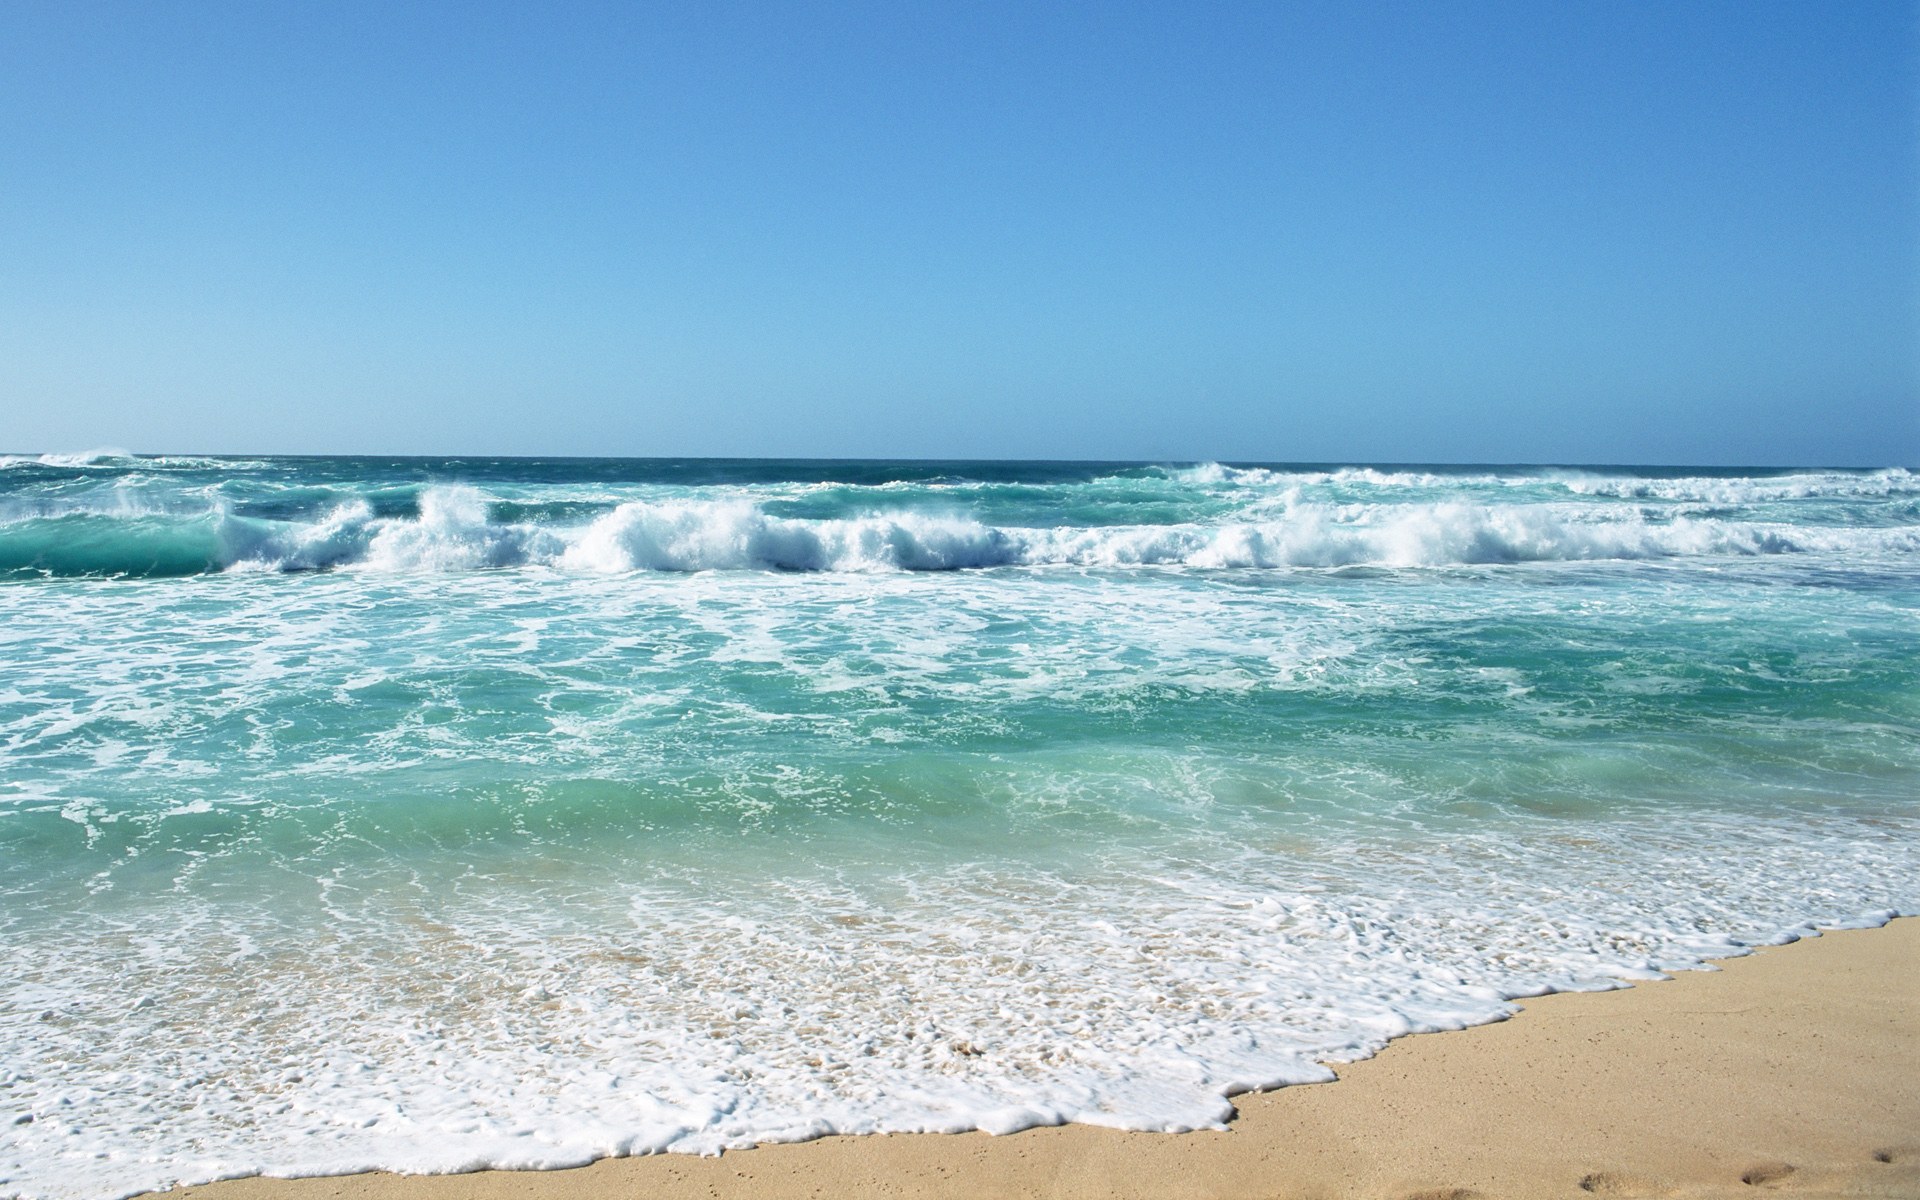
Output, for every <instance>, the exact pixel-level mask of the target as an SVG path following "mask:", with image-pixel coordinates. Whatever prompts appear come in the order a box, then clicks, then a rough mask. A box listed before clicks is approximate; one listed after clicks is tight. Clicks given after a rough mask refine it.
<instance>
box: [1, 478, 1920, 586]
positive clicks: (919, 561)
mask: <svg viewBox="0 0 1920 1200" xmlns="http://www.w3.org/2000/svg"><path fill="white" fill-rule="evenodd" d="M1820 551H1829V552H1867V553H1882V554H1885V553H1894V554H1911V553H1915V552H1917V551H1920V530H1916V529H1914V528H1912V527H1895V528H1855V527H1833V526H1803V525H1794V524H1788V523H1780V522H1762V521H1744V520H1728V519H1716V518H1700V517H1692V516H1676V517H1673V518H1672V519H1670V520H1657V519H1648V517H1647V515H1646V513H1645V511H1644V510H1642V509H1638V508H1634V509H1620V510H1613V511H1604V510H1603V511H1595V510H1593V509H1591V508H1589V509H1580V508H1575V507H1573V506H1570V505H1551V504H1476V503H1470V502H1466V501H1457V500H1449V501H1444V502H1436V503H1379V504H1365V505H1360V504H1344V505H1343V504H1317V503H1304V502H1292V503H1289V504H1288V505H1287V506H1286V507H1285V508H1284V509H1283V510H1282V511H1280V512H1278V513H1276V514H1274V515H1273V517H1272V518H1271V519H1262V520H1257V521H1225V522H1221V523H1216V524H1198V523H1185V524H1167V525H1107V526H1060V527H1056V528H1050V529H1042V528H1018V527H1005V528H1002V527H994V526H990V525H986V524H982V523H981V522H979V521H977V520H973V519H971V518H968V517H965V516H951V515H937V514H932V513H926V512H918V511H911V510H895V511H878V512H873V513H869V514H865V515H860V516H850V517H845V518H837V519H812V520H809V519H799V518H793V517H782V516H776V515H772V514H770V513H769V512H767V511H766V510H765V509H764V508H763V507H762V506H761V505H759V504H757V503H754V502H752V501H750V500H746V499H687V500H666V501H659V502H643V501H630V502H627V503H624V504H620V505H619V506H618V507H616V508H614V509H612V510H611V511H609V512H606V513H604V514H602V515H600V516H599V517H597V518H596V519H593V520H591V521H588V522H585V523H583V524H575V525H570V526H563V525H546V524H536V523H524V522H501V521H496V520H493V519H490V516H489V501H488V499H487V498H486V497H485V496H483V495H482V494H481V493H480V492H478V491H476V490H474V489H471V488H465V487H446V488H429V489H426V490H424V491H423V492H422V493H421V494H420V498H419V504H418V515H417V517H381V516H376V515H375V513H374V511H373V509H372V508H371V507H370V506H369V505H368V504H367V503H366V502H364V501H352V502H348V503H345V504H341V505H339V506H337V507H335V508H333V509H332V510H331V511H329V512H327V513H326V514H325V515H323V516H321V517H320V518H318V519H316V520H311V521H306V522H301V521H275V520H266V519H261V518H257V517H246V516H236V515H233V514H231V513H228V512H226V511H224V510H222V509H220V508H218V507H214V508H211V509H208V510H207V511H204V512H200V513H197V514H181V513H179V512H142V511H139V510H137V509H128V510H126V511H122V512H107V511H98V510H76V511H71V512H64V513H61V512H54V511H52V510H50V509H48V508H46V507H45V506H42V507H40V508H38V509H36V510H31V511H27V512H20V511H19V510H16V511H15V513H14V514H13V517H12V519H8V520H4V521H0V571H6V572H12V573H36V572H37V573H44V574H49V575H56V576H86V575H100V576H135V577H154V576H168V575H192V574H200V573H205V572H214V571H225V570H273V571H306V570H324V569H333V568H355V569H362V570H372V571H395V572H444V571H468V570H479V569H485V568H510V567H544V568H549V569H555V570H562V571H569V572H585V573H602V574H611V573H621V572H629V571H669V572H693V571H814V572H873V571H954V570H968V569H979V568H990V567H1009V566H1053V565H1057V566H1075V567H1114V568H1117V567H1134V566H1158V567H1192V568H1202V569H1232V568H1276V567H1346V566H1362V565H1367V566H1381V567H1438V566H1449V565H1463V564H1493V563H1523V562H1557V561H1582V560H1601V559H1655V558H1672V557H1694V556H1703V555H1770V554H1790V553H1796V552H1820Z"/></svg>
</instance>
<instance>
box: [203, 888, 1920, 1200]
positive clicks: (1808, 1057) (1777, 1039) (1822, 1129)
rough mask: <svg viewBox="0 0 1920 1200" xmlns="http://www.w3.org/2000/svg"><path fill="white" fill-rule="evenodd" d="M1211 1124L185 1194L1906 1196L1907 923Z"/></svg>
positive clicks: (833, 1142) (1564, 1008)
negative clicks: (1195, 1129)
mask: <svg viewBox="0 0 1920 1200" xmlns="http://www.w3.org/2000/svg"><path fill="white" fill-rule="evenodd" d="M1339 1074H1340V1080H1339V1082H1337V1083H1334V1084H1327V1085H1317V1086H1307V1087H1295V1088H1287V1089H1283V1090H1280V1091H1276V1092H1270V1093H1265V1094H1249V1095H1246V1096H1242V1097H1240V1098H1239V1101H1238V1103H1239V1109H1240V1116H1239V1118H1238V1119H1237V1120H1235V1121H1234V1122H1233V1125H1232V1128H1231V1129H1230V1130H1229V1131H1226V1132H1206V1133H1193V1134H1183V1135H1178V1134H1140V1133H1121V1132H1115V1131H1112V1130H1105V1129H1096V1128H1089V1127H1084V1126H1071V1127H1064V1128H1053V1129H1037V1130H1030V1131H1027V1132H1025V1133H1019V1134H1014V1135H1010V1136H1005V1137H990V1136H987V1135H984V1134H966V1135H900V1136H890V1137H862V1138H826V1139H822V1140H820V1141H817V1142H812V1143H807V1144H803V1145H783V1146H767V1147H762V1148H759V1149H755V1150H750V1151H736V1152H733V1153H729V1154H726V1155H724V1156H721V1157H718V1158H705V1159H701V1158H691V1157H685V1156H680V1155H663V1156H657V1157H652V1158H634V1159H618V1160H608V1161H603V1162H600V1163H597V1164H594V1165H593V1166H590V1167H586V1168H582V1169H579V1170H570V1171H549V1172H486V1173H480V1174H473V1175H459V1176H439V1177H425V1176H411V1177H402V1176H393V1175H380V1174H372V1175H359V1176H349V1177H337V1178H325V1179H307V1180H269V1179H248V1180H235V1181H230V1182H227V1183H222V1184H216V1185H211V1186H206V1187H197V1188H189V1189H183V1190H181V1191H180V1192H179V1193H178V1194H179V1195H183V1196H191V1197H194V1198H196V1200H318V1198H319V1197H336V1196H338V1197H366V1198H370V1200H373V1198H377V1200H451V1198H453V1197H468V1196H473V1197H508V1196H512V1197H552V1198H554V1200H562V1198H572V1197H589V1196H635V1197H642V1196H644V1197H658V1198H661V1200H679V1198H681V1197H715V1196H721V1197H766V1198H769V1200H785V1198H787V1197H869V1196H874V1197H877V1196H894V1197H956V1198H958V1197H976V1196H1008V1197H1261V1198H1268V1197H1274V1198H1278V1197H1300V1198H1302V1200H1305V1198H1309V1197H1365V1198H1369V1200H1373V1198H1378V1200H1441V1198H1451V1200H1468V1198H1470V1197H1471V1198H1484V1200H1505V1198H1514V1200H1523V1198H1528V1197H1554V1196H1566V1197H1580V1196H1591V1195H1599V1196H1683V1197H1712V1196H1749V1195H1754V1194H1756V1193H1762V1192H1778V1193H1781V1194H1785V1195H1797V1196H1833V1197H1839V1196H1848V1197H1854V1196H1858V1197H1912V1196H1920V919H1912V918H1909V919H1902V920H1898V921H1895V922H1893V923H1892V924H1890V925H1888V926H1886V927H1885V928H1883V929H1876V930H1854V931H1843V932H1836V933H1829V934H1827V935H1825V936H1823V937H1820V938H1810V939H1806V940H1803V941H1801V942H1797V943H1795V944H1793V945H1790V946H1785V947H1778V948H1771V949H1766V950H1762V951H1760V952H1759V953H1757V954H1754V955H1752V956H1749V957H1746V958H1740V959H1733V960H1729V961H1727V962H1725V963H1724V964H1722V968H1721V969H1720V970H1717V971H1696V972H1686V973H1683V974H1680V975H1678V976H1676V977H1675V978H1674V979H1673V980H1672V981H1670V982H1657V983H1651V984H1643V985H1640V986H1636V987H1633V988H1630V989H1626V990H1621V991H1614V992H1601V993H1575V994H1561V995H1551V996H1544V997H1540V998H1537V999H1532V1000H1528V1001H1526V1002H1525V1008H1524V1011H1523V1012H1522V1013H1521V1014H1520V1015H1519V1016H1517V1017H1516V1018H1514V1019H1512V1020H1509V1021H1505V1022H1501V1023H1498V1024H1494V1025H1486V1026H1480V1027H1477V1028H1473V1029H1468V1030H1464V1031H1460V1032H1455V1033H1444V1034H1431V1035H1420V1036H1414V1037H1408V1038H1403V1039H1401V1040H1399V1041H1397V1042H1395V1043H1394V1044H1393V1045H1391V1046H1390V1047H1388V1049H1387V1050H1386V1051H1385V1052H1383V1053H1382V1054H1380V1055H1378V1056H1377V1057H1375V1058H1373V1059H1369V1060H1367V1061H1364V1062H1358V1063H1353V1064H1351V1065H1345V1066H1341V1067H1340V1068H1339Z"/></svg>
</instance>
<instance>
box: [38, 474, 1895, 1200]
mask: <svg viewBox="0 0 1920 1200" xmlns="http://www.w3.org/2000/svg"><path fill="white" fill-rule="evenodd" d="M0 464H3V465H0V931H4V936H3V937H0V955H4V962H5V970H4V973H3V976H0V977H3V978H4V982H0V1047H3V1049H0V1194H7V1193H9V1192H12V1193H17V1194H19V1195H23V1196H86V1197H95V1196H109V1195H122V1194H126V1193H128V1192H131V1191H134V1190H137V1189H140V1188H143V1187H153V1186H161V1185H164V1184H166V1183H168V1182H171V1181H175V1180H182V1181H192V1180H204V1179H209V1178H214V1177H218V1176H223V1175H231V1174H238V1173H249V1172H257V1171H267V1172H271V1173H282V1174H285V1173H303V1172H318V1171H341V1170H350V1169H358V1168H365V1167H387V1168H394V1169H412V1170H452V1169H460V1168H465V1167H471V1166H475V1165H486V1164H492V1165H503V1166H557V1165H566V1164H571V1163H577V1162H582V1161H587V1160H589V1159H592V1158H595V1157H600V1156H603V1155H607V1154H623V1153H641V1152H647V1151H653V1150H680V1151H713V1150H716V1149H721V1148H724V1147H728V1146H738V1145H746V1144H751V1143H753V1142H755V1141H763V1140H770V1139H782V1138H796V1137H806V1136H812V1135H816V1134H819V1133H823V1132H830V1131H847V1132H859V1131H867V1130H878V1129H963V1128H986V1129H992V1130H1006V1129H1014V1128H1020V1127H1022V1126H1025V1125H1031V1124H1036V1123H1046V1122H1058V1121H1063V1120H1077V1121H1093V1122H1098V1123H1104V1124H1110V1125H1121V1126H1127V1127H1135V1128H1157V1129H1180V1128H1194V1127H1202V1126H1207V1125H1210V1124H1214V1123H1217V1122H1219V1121H1220V1120H1222V1119H1224V1118H1225V1117H1226V1116H1227V1115H1228V1114H1229V1113H1230V1111H1231V1109H1230V1106H1229V1104H1228V1103H1227V1101H1226V1099H1225V1096H1227V1095H1228V1094H1230V1093H1231V1092H1233V1091H1235V1090H1239V1089H1242V1088H1245V1087H1248V1086H1254V1085H1270V1084H1279V1083H1288V1082H1304V1081H1308V1080H1312V1079H1319V1078H1325V1077H1326V1072H1325V1068H1323V1067H1321V1066H1320V1065H1319V1063H1320V1062H1321V1061H1323V1060H1338V1059H1351V1058H1353V1057H1358V1056H1363V1055H1365V1054H1368V1053H1371V1052H1373V1051H1374V1050H1376V1049H1377V1048H1378V1047H1379V1046H1380V1045H1381V1044H1382V1043H1383V1042H1384V1040H1385V1039H1386V1038H1388V1037H1390V1036H1393V1035H1396V1034H1398V1033H1403V1032H1407V1031H1409V1030H1414V1029H1431V1028H1451V1027H1457V1026H1459V1025H1462V1024H1467V1023H1472V1022H1477V1021H1483V1020H1487V1019H1491V1018H1494V1017H1497V1016H1499V1015H1501V1014H1503V1013H1505V1012H1508V1011H1511V1006H1510V1005H1508V1004H1507V1003H1506V1001H1507V1000H1508V999H1510V998H1512V997H1515V996H1523V995H1527V994H1534V993H1537V992H1539V991H1542V990H1546V989H1551V988H1585V987H1600V986H1610V985H1611V981H1612V980H1615V979H1617V978H1622V977H1624V978H1650V977H1652V976H1653V975H1654V974H1655V973H1657V972H1660V971H1663V970H1672V969H1677V968H1683V967H1688V966H1692V965H1697V964H1698V963H1699V962H1700V961H1701V959H1702V958H1703V957H1704V956H1708V955H1715V954H1725V953H1728V952H1730V951H1734V950H1737V949H1738V948H1740V947H1743V946H1746V945H1751V944H1755V943H1759V942H1767V941H1778V940H1781V939H1783V938H1788V937H1792V936H1795V935H1796V934H1799V933H1804V932H1806V931H1807V930H1808V929H1809V927H1810V926H1812V925H1816V924H1818V925H1831V924H1836V923H1839V924H1858V923H1871V922H1876V921H1880V920H1884V919H1885V918H1886V917H1887V916H1889V915H1890V914H1892V913H1894V912H1901V911H1911V910H1913V909H1914V908H1915V906H1916V891H1917V890H1920V889H1916V886H1915V883H1914V880H1915V879H1916V877H1917V876H1916V871H1915V866H1916V862H1917V860H1920V853H1916V851H1917V849H1920V840H1917V839H1916V833H1920V819H1917V818H1920V811H1916V809H1917V806H1916V803H1915V797H1916V794H1917V789H1916V782H1917V781H1920V653H1916V647H1917V646H1920V636H1917V635H1920V477H1916V476H1915V475H1913V474H1911V473H1909V472H1907V471H1905V470H1900V469H1892V470H1885V471H1864V472H1843V471H1799V472H1731V471H1714V472H1707V471H1687V470H1663V471H1646V470H1628V469H1584V470H1581V469H1516V468H1479V469H1474V468H1467V469H1462V468H1399V467H1394V468H1389V467H1379V468H1360V467H1283V466H1268V467H1257V466H1239V467H1229V466H1221V465H1217V464H1204V465H1197V466H1177V467H1167V466H1151V465H1141V464H1081V463H1060V464H1049V463H1037V464H1036V463H867V462H858V463H855V462H768V461H753V462H747V461H741V462H709V461H691V462H685V461H683V462H671V461H622V460H554V461H540V460H487V461H481V460H420V459H396V460H375V459H258V460H238V459H204V458H157V459H156V458H129V457H123V456H96V457H90V458H75V459H51V458H49V459H38V458H12V459H0Z"/></svg>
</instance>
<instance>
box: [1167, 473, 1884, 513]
mask: <svg viewBox="0 0 1920 1200" xmlns="http://www.w3.org/2000/svg"><path fill="white" fill-rule="evenodd" d="M1160 470H1161V471H1162V473H1163V474H1165V475H1166V476H1167V477H1168V478H1170V479H1175V480H1179V481H1180V482H1183V483H1191V484H1196V485H1200V486H1221V485H1225V486H1230V487H1239V488H1274V487H1303V486H1323V485H1331V486H1335V487H1347V488H1378V489H1383V490H1392V489H1433V488H1460V487H1482V488H1491V487H1507V488H1521V487H1530V488H1538V487H1541V486H1543V485H1545V486H1548V487H1555V488H1561V489H1564V490H1566V491H1568V492H1572V493H1574V494H1576V495H1581V496H1596V497H1608V498H1616V499H1631V500H1678V501H1694V502H1700V503H1713V504H1726V505H1737V504H1758V503H1765V502H1768V501H1776V500H1808V499H1817V498H1821V497H1833V498H1837V499H1845V498H1878V497H1886V496H1903V495H1920V475H1916V474H1914V473H1913V472H1912V471H1910V470H1908V469H1907V468H1905V467H1886V468H1882V469H1880V470H1873V471H1782V472H1779V473H1777V474H1757V475H1726V476H1720V475H1645V474H1633V475H1625V474H1622V475H1613V474H1607V473H1605V472H1601V471H1587V470H1576V469H1554V468H1547V469H1541V470H1532V471H1525V472H1522V471H1504V472H1503V471H1423V470H1413V469H1403V470H1396V469H1393V468H1386V467H1337V468H1333V469H1330V470H1325V471H1301V470H1288V469H1283V468H1273V467H1230V466H1226V465H1224V464H1221V463H1199V464H1196V465H1194V466H1189V467H1164V468H1160Z"/></svg>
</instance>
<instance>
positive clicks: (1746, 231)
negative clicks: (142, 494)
mask: <svg viewBox="0 0 1920 1200" xmlns="http://www.w3.org/2000/svg"><path fill="white" fill-rule="evenodd" d="M100 446H117V447H124V448H128V449H132V450H136V451H152V452H161V451H179V452H195V451H197V452H207V453H383V454H384V453H394V454H400V453H421V454H484V455H501V454H585V455H647V456H651V455H667V456H680V455H743V456H819V457H981V458H1105V459H1111V458H1124V459H1152V460H1175V459H1179V460H1205V459H1218V460H1225V461H1356V462H1357V461H1367V462H1562V463H1686V464H1703V465H1712V464H1725V465H1734V464H1753V465H1765V464H1798V465H1813V464H1821V465H1889V464H1906V465H1920V3H1913V2H1908V3H1888V2H1884V0H1849V2H1848V3H1816V2H1813V0H1803V2H1792V3H1783V2H1780V0H1740V2H1725V0H1696V2H1692V3H1685V4H1673V3H1666V2H1661V3H1635V2H1630V0H1620V2H1609V3H1605V4H1541V3H1537V2H1527V3H1488V2H1475V0H1458V2H1450V3H1446V4H1430V3H1370V4H1369V3H1361V4H1354V3H1313V2H1301V3H1283V2H1279V0H1268V2H1266V3H1257V4H1208V3H1195V2H1192V0H1188V2H1182V3H1166V4H1159V3H1134V4H1128V3H1117V2H1112V0H1109V2H1107V3H1100V4H1084V5H1082V4H1073V3H1059V4H1033V3H1030V2H1021V3H1011V2H1009V3H988V2H982V3H966V2H955V3H941V4H922V3H913V2H910V0H888V2H880V3H870V4H869V3H863V2H861V0H847V2H841V3H834V4H804V3H785V4H775V3H761V4H730V3H725V2H717V3H716V2H706V0H703V2H701V3H685V4H680V3H668V2H657V3H640V2H630V3H618V4H614V3H608V4H597V3H565V2H558V3H542V4H526V3H514V4H506V3H488V2H485V0H464V2H461V3H446V4H420V3H405V2H396V0H380V2H378V3H357V2H354V0H336V2H330V3H326V4H311V3H292V2H282V0H245V2H242V3H232V4H227V3H220V2H217V0H194V2H191V3H187V2H178V3H173V2H168V0H154V2H151V3H143V4H134V3H129V2H126V0H111V2H101V0H9V2H8V3H6V4H4V5H0V449H4V450H9V451H76V450H84V449H88V448H94V447H100Z"/></svg>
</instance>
